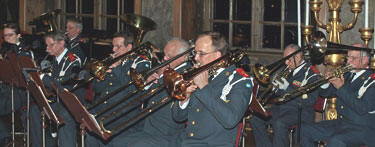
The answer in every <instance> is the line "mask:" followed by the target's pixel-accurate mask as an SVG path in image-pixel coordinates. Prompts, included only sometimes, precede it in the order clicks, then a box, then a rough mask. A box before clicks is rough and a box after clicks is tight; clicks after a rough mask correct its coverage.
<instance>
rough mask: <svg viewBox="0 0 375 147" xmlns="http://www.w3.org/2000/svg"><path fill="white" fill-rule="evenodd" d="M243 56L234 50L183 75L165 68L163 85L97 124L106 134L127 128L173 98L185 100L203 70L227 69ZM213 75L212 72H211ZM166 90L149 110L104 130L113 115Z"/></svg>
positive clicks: (242, 53)
mask: <svg viewBox="0 0 375 147" xmlns="http://www.w3.org/2000/svg"><path fill="white" fill-rule="evenodd" d="M244 55H245V53H244V52H243V51H241V50H236V51H233V52H230V53H228V54H226V55H224V56H222V57H220V58H218V59H216V60H214V61H212V62H210V63H208V64H206V65H204V66H201V67H199V68H195V69H191V70H189V71H186V72H184V73H183V74H179V73H177V71H175V70H173V69H171V68H167V69H166V70H165V71H164V81H163V82H164V84H163V85H159V86H157V87H156V88H154V89H152V90H150V91H149V92H147V93H145V94H143V95H141V96H140V97H137V98H136V99H134V100H133V101H131V102H130V103H128V104H126V105H125V106H123V107H121V108H119V109H116V110H115V111H113V112H111V113H109V114H107V115H105V116H103V117H101V118H100V121H99V124H100V127H101V129H102V130H104V131H105V132H106V133H109V134H113V133H114V132H115V131H117V130H120V129H121V128H123V127H124V126H127V125H128V124H132V123H133V122H134V121H135V120H139V119H141V117H142V116H143V117H144V116H147V115H148V114H149V113H151V112H153V111H154V108H160V106H161V105H163V104H166V103H168V102H170V101H171V98H172V97H174V98H176V99H178V100H183V99H185V96H186V89H187V87H188V86H189V85H191V84H192V82H191V81H192V79H193V78H194V77H195V76H197V75H198V74H199V73H201V72H203V71H205V70H207V69H208V70H210V71H212V70H216V69H218V68H221V67H227V66H229V65H231V64H233V63H236V62H238V61H240V59H241V58H242V57H243V56H244ZM211 73H213V72H211ZM164 88H166V90H167V92H168V94H169V96H168V97H166V98H164V99H162V100H161V101H159V102H157V103H156V104H154V105H152V106H150V108H148V109H146V110H145V111H142V112H141V113H139V114H137V115H136V116H135V117H133V118H131V119H129V120H127V121H125V122H123V123H121V124H119V125H118V126H115V127H114V128H113V129H111V130H109V129H106V126H107V125H108V124H110V122H104V121H106V120H108V119H110V118H111V117H112V116H114V115H115V114H119V113H120V112H121V111H123V110H124V109H126V108H128V107H129V106H131V105H133V104H135V103H137V102H140V101H142V100H143V99H144V98H145V97H146V96H151V95H153V94H155V93H156V92H160V91H161V90H162V89H164ZM115 119H118V118H112V119H110V121H113V120H115Z"/></svg>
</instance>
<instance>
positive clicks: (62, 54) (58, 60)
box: [56, 48, 68, 64]
mask: <svg viewBox="0 0 375 147" xmlns="http://www.w3.org/2000/svg"><path fill="white" fill-rule="evenodd" d="M66 52H68V49H67V48H65V49H64V51H63V52H62V53H61V54H60V55H59V56H58V57H57V58H56V61H57V64H59V63H60V62H61V60H62V59H63V57H64V55H65V54H66Z"/></svg>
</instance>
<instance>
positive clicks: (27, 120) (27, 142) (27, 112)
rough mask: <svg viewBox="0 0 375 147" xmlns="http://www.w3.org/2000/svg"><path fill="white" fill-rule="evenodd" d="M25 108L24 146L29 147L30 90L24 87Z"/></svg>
mask: <svg viewBox="0 0 375 147" xmlns="http://www.w3.org/2000/svg"><path fill="white" fill-rule="evenodd" d="M26 94H27V110H26V146H27V147H30V91H29V90H28V89H26Z"/></svg>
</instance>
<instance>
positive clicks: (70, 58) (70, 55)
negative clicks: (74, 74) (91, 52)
mask: <svg viewBox="0 0 375 147" xmlns="http://www.w3.org/2000/svg"><path fill="white" fill-rule="evenodd" d="M68 57H69V60H70V62H72V61H74V60H76V59H77V58H76V57H75V56H74V54H73V53H69V54H68Z"/></svg>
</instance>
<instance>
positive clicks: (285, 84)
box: [272, 77, 289, 90]
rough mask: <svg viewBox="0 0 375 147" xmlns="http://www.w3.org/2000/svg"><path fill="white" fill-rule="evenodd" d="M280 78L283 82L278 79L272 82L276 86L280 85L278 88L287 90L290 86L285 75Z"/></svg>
mask: <svg viewBox="0 0 375 147" xmlns="http://www.w3.org/2000/svg"><path fill="white" fill-rule="evenodd" d="M280 80H282V82H280V81H278V80H275V81H273V82H272V84H273V85H274V86H275V87H278V89H282V90H286V89H287V88H288V86H289V82H288V81H287V80H286V79H285V78H283V77H282V78H281V79H280Z"/></svg>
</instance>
